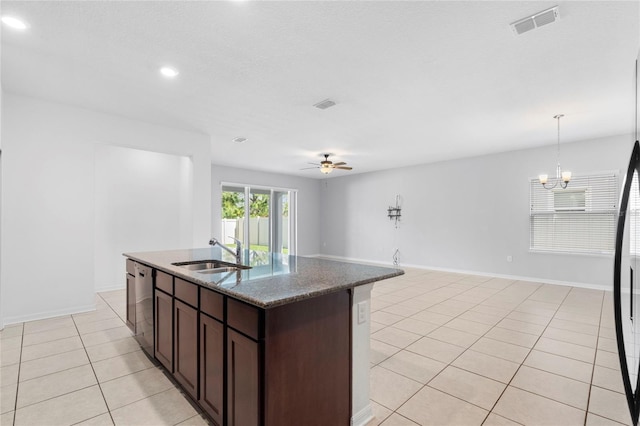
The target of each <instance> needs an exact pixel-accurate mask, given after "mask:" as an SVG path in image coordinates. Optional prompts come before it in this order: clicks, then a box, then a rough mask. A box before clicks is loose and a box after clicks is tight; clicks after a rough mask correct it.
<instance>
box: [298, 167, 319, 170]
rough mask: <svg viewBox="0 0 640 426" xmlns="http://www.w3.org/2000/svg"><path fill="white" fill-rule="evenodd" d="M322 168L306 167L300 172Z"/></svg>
mask: <svg viewBox="0 0 640 426" xmlns="http://www.w3.org/2000/svg"><path fill="white" fill-rule="evenodd" d="M319 168H320V166H315V167H305V168H304V169H300V170H311V169H319Z"/></svg>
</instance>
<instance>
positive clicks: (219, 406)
mask: <svg viewBox="0 0 640 426" xmlns="http://www.w3.org/2000/svg"><path fill="white" fill-rule="evenodd" d="M154 277H155V279H154V285H155V290H154V297H153V300H154V304H153V309H154V317H153V318H154V324H153V326H154V337H155V350H154V354H155V358H156V359H157V360H158V361H159V362H160V363H161V364H162V365H163V366H164V367H165V368H166V369H167V370H168V371H169V372H170V373H171V374H173V376H174V377H175V379H176V380H177V381H178V382H179V383H180V385H181V387H182V388H183V389H184V390H185V392H186V393H188V394H189V395H190V396H191V397H193V399H194V400H195V401H197V402H198V404H199V405H200V406H201V407H202V409H203V410H204V412H206V413H207V414H208V415H209V416H210V417H211V419H212V420H213V422H214V423H215V424H217V425H218V426H297V425H300V424H304V425H306V426H316V425H317V426H321V425H322V426H324V425H336V426H338V425H345V426H346V425H349V424H350V419H351V361H350V357H351V355H350V338H351V336H350V333H351V329H350V325H351V317H350V315H351V313H350V312H351V295H350V293H349V291H339V292H335V293H330V294H326V295H322V296H318V297H315V298H312V299H305V300H302V301H298V302H293V303H289V304H284V305H279V306H275V307H272V308H269V309H262V308H259V307H257V306H254V305H252V304H249V303H245V302H243V301H240V300H238V299H236V298H233V297H231V296H228V295H224V294H221V293H219V292H217V291H215V290H211V289H207V288H205V287H204V286H200V285H198V284H195V283H192V282H188V281H186V280H184V279H181V278H178V277H174V276H172V275H170V274H167V273H164V272H162V271H159V270H156V271H155V274H154ZM129 281H130V277H128V276H127V298H128V301H127V306H128V307H129V304H130V303H131V300H130V299H132V301H134V302H135V296H136V295H135V292H134V293H130V292H129V288H130V287H131V288H135V286H133V285H129V284H133V283H132V282H131V283H130V282H129ZM131 281H132V280H131ZM134 313H135V311H134ZM135 319H136V318H135V316H134V317H133V318H130V316H129V312H127V322H128V323H129V321H131V322H132V323H133V324H135Z"/></svg>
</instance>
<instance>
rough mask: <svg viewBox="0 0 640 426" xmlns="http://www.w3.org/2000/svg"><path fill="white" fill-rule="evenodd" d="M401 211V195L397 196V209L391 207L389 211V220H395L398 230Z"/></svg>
mask: <svg viewBox="0 0 640 426" xmlns="http://www.w3.org/2000/svg"><path fill="white" fill-rule="evenodd" d="M401 210H402V209H401V208H400V195H396V205H395V207H394V206H389V208H388V209H387V216H388V217H389V220H395V222H396V223H395V225H396V228H397V227H398V221H399V220H400V216H401Z"/></svg>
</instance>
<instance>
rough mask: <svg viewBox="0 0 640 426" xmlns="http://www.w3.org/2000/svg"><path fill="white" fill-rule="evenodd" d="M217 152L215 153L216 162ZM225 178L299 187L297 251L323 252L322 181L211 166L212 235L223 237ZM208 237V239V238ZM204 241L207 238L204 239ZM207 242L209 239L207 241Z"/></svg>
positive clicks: (241, 181) (230, 180) (230, 181)
mask: <svg viewBox="0 0 640 426" xmlns="http://www.w3.org/2000/svg"><path fill="white" fill-rule="evenodd" d="M215 159H216V154H215V153H214V154H213V161H214V162H215ZM222 182H228V183H239V184H245V185H259V186H268V187H277V188H288V189H297V190H298V205H297V208H298V251H297V254H298V255H300V256H305V255H315V254H319V253H320V245H319V241H320V225H319V224H320V214H321V205H320V191H319V189H320V182H321V181H319V180H317V179H309V178H302V177H296V176H288V175H281V174H277V173H267V172H260V171H254V170H246V169H238V168H233V167H224V166H218V165H215V164H214V165H212V166H211V193H212V200H213V210H212V215H211V217H212V221H211V229H212V230H213V234H212V236H215V237H220V232H221V231H222V230H221V227H222V207H220V200H221V197H222V191H221V184H222ZM207 241H208V240H207ZM203 242H204V240H203ZM205 243H206V242H205Z"/></svg>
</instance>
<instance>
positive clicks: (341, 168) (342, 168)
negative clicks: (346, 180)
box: [334, 166, 353, 170]
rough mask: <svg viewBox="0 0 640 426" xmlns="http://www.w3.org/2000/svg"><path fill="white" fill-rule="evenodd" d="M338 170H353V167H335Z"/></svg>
mask: <svg viewBox="0 0 640 426" xmlns="http://www.w3.org/2000/svg"><path fill="white" fill-rule="evenodd" d="M334 168H336V169H340V170H352V169H353V167H345V166H338V167H334Z"/></svg>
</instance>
